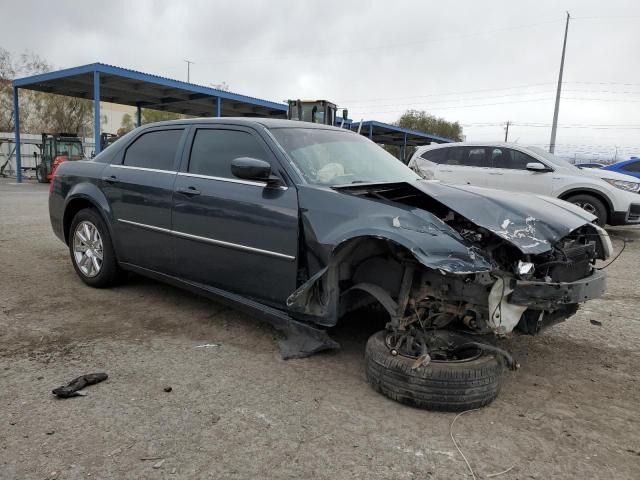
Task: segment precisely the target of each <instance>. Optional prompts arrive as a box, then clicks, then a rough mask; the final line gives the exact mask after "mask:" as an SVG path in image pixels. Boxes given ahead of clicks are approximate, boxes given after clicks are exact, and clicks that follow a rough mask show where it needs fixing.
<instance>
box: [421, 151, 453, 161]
mask: <svg viewBox="0 0 640 480" xmlns="http://www.w3.org/2000/svg"><path fill="white" fill-rule="evenodd" d="M446 150H447V149H446V148H437V149H435V150H427V151H426V152H424V153H423V154H422V155H420V158H424V159H425V160H429V161H430V162H433V163H443V162H444V160H445V156H446Z"/></svg>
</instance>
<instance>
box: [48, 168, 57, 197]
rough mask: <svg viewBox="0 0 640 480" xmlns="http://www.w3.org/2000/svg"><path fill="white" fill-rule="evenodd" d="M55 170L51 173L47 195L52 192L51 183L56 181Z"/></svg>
mask: <svg viewBox="0 0 640 480" xmlns="http://www.w3.org/2000/svg"><path fill="white" fill-rule="evenodd" d="M56 170H58V169H57V168H54V169H53V170H52V171H51V180H49V193H51V192H53V182H55V181H56Z"/></svg>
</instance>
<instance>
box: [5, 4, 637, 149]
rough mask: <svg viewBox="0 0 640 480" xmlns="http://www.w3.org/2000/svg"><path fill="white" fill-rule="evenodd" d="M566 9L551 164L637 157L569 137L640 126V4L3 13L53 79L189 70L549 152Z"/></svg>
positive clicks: (629, 137) (618, 138) (266, 93)
mask: <svg viewBox="0 0 640 480" xmlns="http://www.w3.org/2000/svg"><path fill="white" fill-rule="evenodd" d="M45 9H46V13H45ZM565 10H570V11H571V13H572V15H573V16H574V17H575V20H574V21H572V22H571V26H570V33H569V42H568V45H567V60H566V69H565V81H566V82H567V83H566V84H565V86H564V90H565V93H563V97H565V99H563V101H562V104H561V110H560V124H561V125H560V126H561V128H560V129H559V132H558V145H559V151H561V152H562V153H564V154H566V155H573V153H574V152H576V151H580V152H582V153H581V155H585V156H588V155H589V154H591V153H593V154H594V155H605V154H607V152H613V150H614V146H615V145H618V146H619V147H621V149H620V150H619V154H623V155H624V154H627V153H628V154H631V153H634V152H635V153H637V149H638V146H640V129H632V128H626V129H620V128H616V127H606V128H605V127H599V128H597V129H596V128H589V129H587V128H584V127H575V126H574V127H571V128H569V127H568V125H583V126H591V125H605V126H606V125H614V126H615V125H635V126H636V127H637V126H638V124H639V122H638V120H637V118H638V117H637V111H638V107H639V106H640V80H638V79H639V78H640V56H639V55H637V47H638V41H637V38H638V37H637V26H638V22H640V4H637V2H629V1H609V2H607V3H606V8H605V5H603V4H602V2H601V1H596V0H584V1H578V0H576V1H562V2H557V1H552V0H542V1H518V2H513V1H492V2H475V1H471V0H469V1H454V2H444V3H443V2H438V3H436V2H422V1H420V2H418V1H414V2H412V1H403V0H396V1H395V2H393V3H392V4H389V3H388V2H367V3H364V4H363V3H355V2H344V1H335V0H325V1H323V2H302V1H296V0H290V1H285V0H272V1H241V0H234V1H233V2H210V1H204V0H202V1H195V0H193V1H188V2H175V1H150V0H137V1H123V0H114V1H111V2H108V3H106V4H105V3H104V2H99V1H96V0H94V1H86V2H81V3H79V2H74V1H59V2H57V4H56V8H50V7H48V4H47V3H46V2H36V1H31V0H22V1H21V2H9V3H8V4H7V5H4V6H3V17H4V18H5V19H11V20H10V21H5V22H3V33H2V40H1V41H0V45H2V46H3V47H5V48H8V49H9V50H11V51H13V52H21V51H23V50H25V49H29V50H32V51H34V52H36V53H38V54H40V55H41V56H43V57H45V58H46V59H47V60H48V61H49V62H50V63H53V64H55V65H56V66H59V67H70V66H74V65H79V64H84V63H90V62H94V61H101V62H105V63H112V64H115V65H119V66H123V67H128V68H133V69H137V70H142V71H147V72H150V73H156V74H160V75H165V76H168V77H172V78H179V79H186V64H185V62H184V61H183V60H184V59H189V60H192V61H194V62H195V64H194V65H192V67H191V78H192V80H193V81H194V82H197V83H201V84H205V85H206V84H210V83H219V82H222V81H226V82H227V83H228V84H229V86H230V88H231V89H232V90H233V91H238V92H240V93H245V94H248V95H252V96H257V97H262V98H266V99H270V100H276V101H281V100H284V99H287V98H302V97H314V98H326V99H328V100H331V101H335V102H337V103H338V104H339V105H340V107H347V108H349V111H350V115H351V116H352V117H353V118H356V119H360V118H364V119H378V120H382V121H393V120H395V119H396V118H397V117H398V116H399V115H400V113H402V112H403V111H404V110H405V109H407V108H411V107H414V108H419V109H426V110H428V111H429V112H432V113H434V114H436V115H438V116H442V117H444V118H446V119H448V120H452V121H453V120H457V121H459V122H460V123H462V124H465V125H467V126H466V127H465V133H466V135H467V138H468V139H470V140H473V139H478V140H485V139H486V140H499V139H501V138H503V135H504V133H503V127H502V126H501V125H500V123H501V122H506V121H507V120H511V121H512V122H513V125H512V127H511V129H510V137H511V138H512V139H514V140H515V139H516V138H517V139H518V140H519V141H520V142H522V143H535V144H545V143H548V141H549V134H550V126H549V124H550V123H551V120H552V115H553V102H554V95H555V82H556V81H557V71H558V65H559V60H560V47H561V42H562V34H563V28H564V14H565V13H564V12H565ZM43 14H44V17H43ZM621 84H628V85H621ZM513 87H517V88H513ZM634 122H635V123H634ZM479 124H483V125H479ZM487 124H488V125H487ZM532 124H538V126H531V125H532Z"/></svg>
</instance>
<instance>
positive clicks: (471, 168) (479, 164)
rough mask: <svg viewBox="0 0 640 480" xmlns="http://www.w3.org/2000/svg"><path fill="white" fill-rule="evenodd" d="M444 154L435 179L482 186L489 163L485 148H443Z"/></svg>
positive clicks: (484, 182)
mask: <svg viewBox="0 0 640 480" xmlns="http://www.w3.org/2000/svg"><path fill="white" fill-rule="evenodd" d="M442 150H444V152H445V154H444V157H443V158H442V159H441V163H440V164H439V165H438V167H437V168H436V172H435V178H436V179H438V180H442V181H443V182H447V183H455V184H462V185H475V186H484V185H485V184H486V178H485V177H486V175H487V173H488V167H489V162H488V160H487V149H486V148H485V147H451V148H443V149H442Z"/></svg>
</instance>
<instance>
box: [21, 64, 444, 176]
mask: <svg viewBox="0 0 640 480" xmlns="http://www.w3.org/2000/svg"><path fill="white" fill-rule="evenodd" d="M21 88H22V89H26V90H36V91H40V92H46V93H55V94H58V95H66V96H70V97H76V98H86V99H90V100H93V102H94V103H93V105H94V109H93V110H94V133H95V153H96V154H98V153H99V152H100V102H101V101H103V102H110V103H119V104H123V105H131V106H134V107H137V124H138V125H140V124H141V123H142V122H141V109H142V108H150V109H153V110H162V111H166V112H173V113H180V114H185V115H192V116H196V117H230V116H234V117H271V118H287V108H288V107H287V105H286V104H284V103H277V102H271V101H268V100H262V99H260V98H255V97H250V96H247V95H240V94H237V93H232V92H226V91H223V90H218V89H215V88H211V87H205V86H202V85H195V84H193V83H187V82H182V81H179V80H173V79H171V78H166V77H161V76H158V75H151V74H148V73H143V72H139V71H136V70H130V69H127V68H121V67H115V66H113V65H107V64H104V63H91V64H89V65H83V66H80V67H74V68H67V69H64V70H58V71H55V72H48V73H43V74H40V75H34V76H31V77H26V78H19V79H16V80H14V81H13V108H14V113H15V116H14V118H15V129H16V132H15V142H16V149H15V154H16V173H17V175H16V176H17V178H16V180H17V181H18V182H21V181H22V161H21V157H20V109H19V97H18V90H19V89H21ZM337 125H338V126H340V125H342V126H343V128H350V129H351V130H360V133H361V134H362V135H365V136H368V137H369V138H370V139H371V140H373V141H374V142H376V143H380V144H384V145H395V146H399V147H400V159H401V160H402V161H403V162H404V161H405V160H406V159H405V156H406V147H407V146H420V145H428V144H430V143H433V142H435V143H446V142H452V141H453V140H451V139H449V138H444V137H439V136H436V135H431V134H428V133H424V132H418V131H415V130H409V129H406V128H401V127H397V126H395V125H390V124H388V123H383V122H378V121H375V120H368V121H364V122H352V121H351V119H348V118H347V119H344V122H343V121H342V118H338V119H337Z"/></svg>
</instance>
